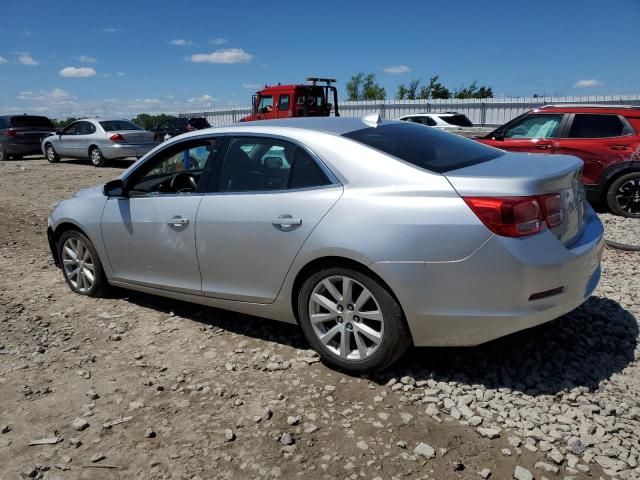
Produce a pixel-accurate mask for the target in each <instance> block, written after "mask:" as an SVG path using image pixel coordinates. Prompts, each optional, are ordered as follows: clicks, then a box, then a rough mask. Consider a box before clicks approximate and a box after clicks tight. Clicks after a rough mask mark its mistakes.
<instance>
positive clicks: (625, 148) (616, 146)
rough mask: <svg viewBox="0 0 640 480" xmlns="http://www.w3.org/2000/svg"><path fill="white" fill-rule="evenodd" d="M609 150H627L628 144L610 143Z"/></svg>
mask: <svg viewBox="0 0 640 480" xmlns="http://www.w3.org/2000/svg"><path fill="white" fill-rule="evenodd" d="M611 150H629V145H611Z"/></svg>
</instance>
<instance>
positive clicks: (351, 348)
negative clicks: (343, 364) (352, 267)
mask: <svg viewBox="0 0 640 480" xmlns="http://www.w3.org/2000/svg"><path fill="white" fill-rule="evenodd" d="M309 320H310V321H311V327H312V328H313V332H314V333H315V334H316V335H317V337H318V340H320V342H321V343H322V344H323V345H324V346H325V347H326V348H327V349H328V350H329V351H330V352H332V353H333V354H335V355H337V356H339V357H340V358H342V359H344V360H364V359H366V358H368V357H370V356H371V355H373V353H374V352H375V351H376V350H377V349H378V347H379V346H380V344H381V343H382V337H383V335H384V318H383V316H382V310H381V309H380V305H379V303H378V301H377V300H376V298H375V297H374V295H373V293H371V291H370V290H369V289H367V288H366V287H365V286H364V285H362V284H361V283H360V282H358V281H356V280H354V279H353V278H351V277H347V276H344V275H335V276H331V277H327V278H325V279H323V280H321V281H320V282H318V283H317V284H316V286H315V287H314V288H313V291H312V292H311V297H310V298H309Z"/></svg>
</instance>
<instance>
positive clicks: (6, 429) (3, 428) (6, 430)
mask: <svg viewBox="0 0 640 480" xmlns="http://www.w3.org/2000/svg"><path fill="white" fill-rule="evenodd" d="M10 431H11V427H10V426H9V425H2V426H1V427H0V433H9V432H10Z"/></svg>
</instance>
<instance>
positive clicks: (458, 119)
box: [440, 114, 473, 127]
mask: <svg viewBox="0 0 640 480" xmlns="http://www.w3.org/2000/svg"><path fill="white" fill-rule="evenodd" d="M440 118H441V119H442V120H444V121H445V122H447V123H448V124H449V125H455V126H457V127H473V122H472V121H471V120H469V119H468V118H467V116H466V115H462V114H458V115H446V116H442V117H440Z"/></svg>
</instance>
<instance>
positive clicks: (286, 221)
mask: <svg viewBox="0 0 640 480" xmlns="http://www.w3.org/2000/svg"><path fill="white" fill-rule="evenodd" d="M271 223H272V224H274V225H277V226H279V227H283V228H286V227H293V226H294V225H302V219H300V218H291V217H290V216H289V217H285V216H284V215H283V216H281V217H279V218H277V219H275V220H271Z"/></svg>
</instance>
